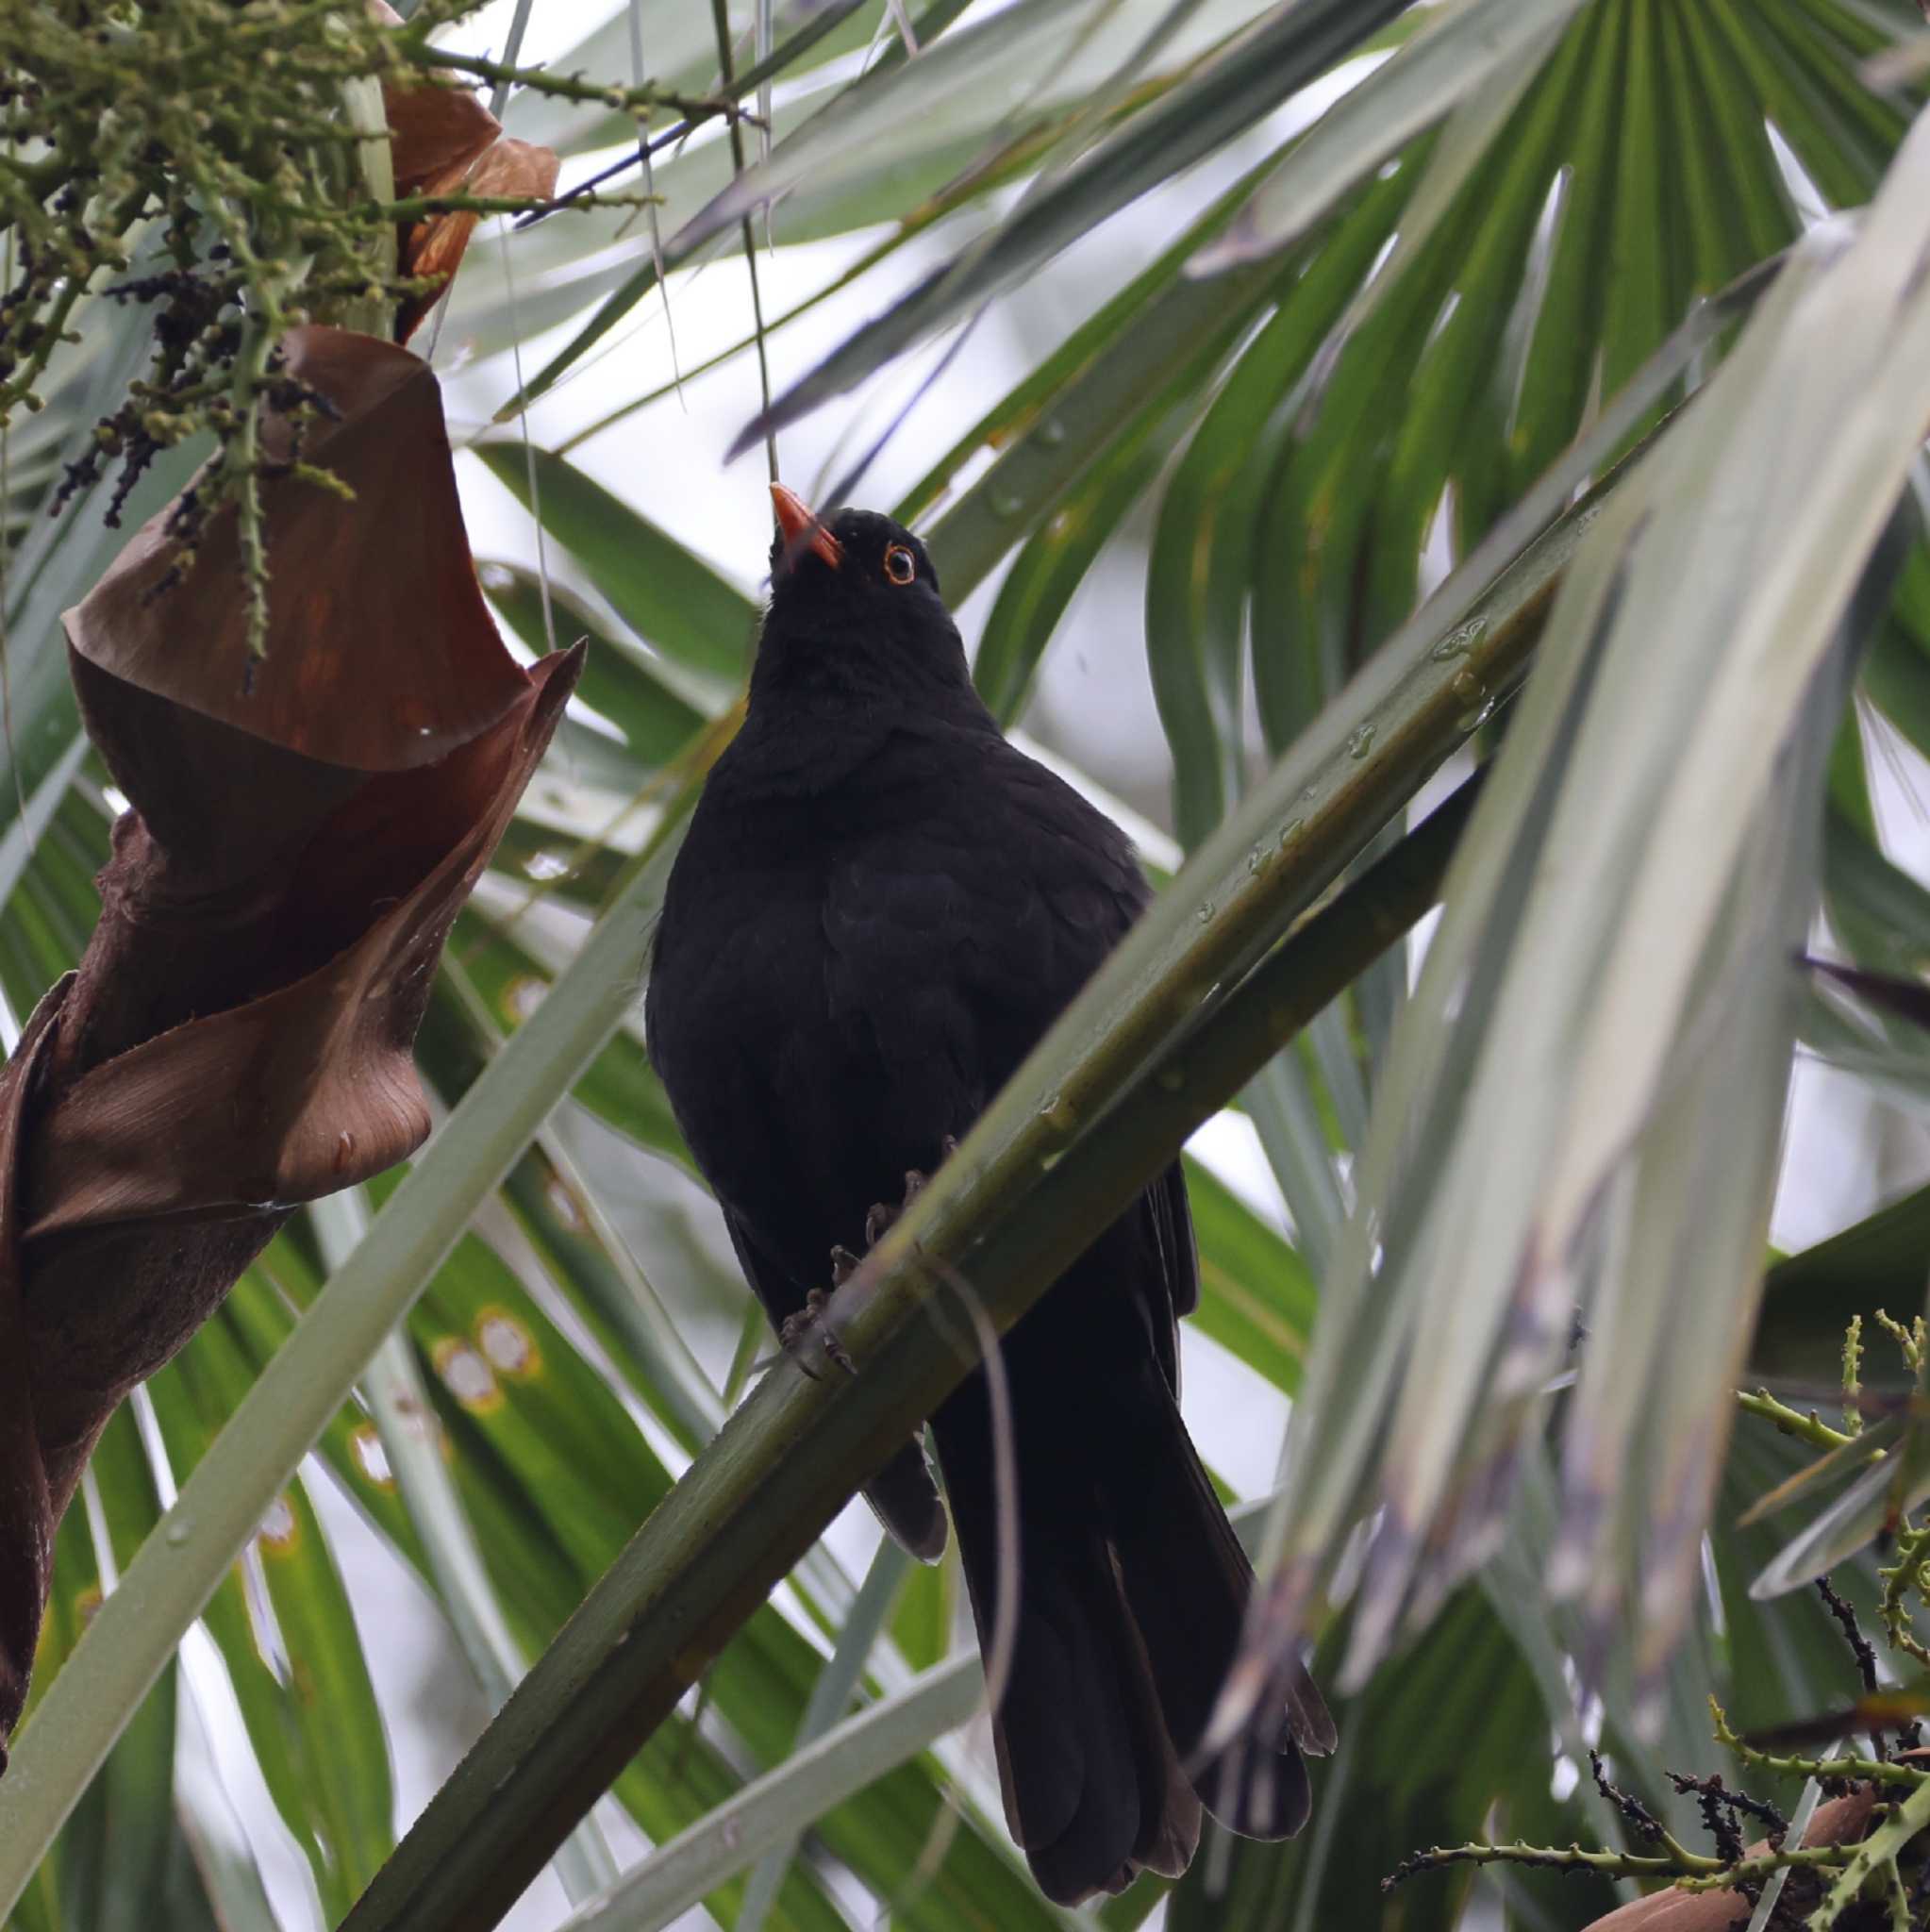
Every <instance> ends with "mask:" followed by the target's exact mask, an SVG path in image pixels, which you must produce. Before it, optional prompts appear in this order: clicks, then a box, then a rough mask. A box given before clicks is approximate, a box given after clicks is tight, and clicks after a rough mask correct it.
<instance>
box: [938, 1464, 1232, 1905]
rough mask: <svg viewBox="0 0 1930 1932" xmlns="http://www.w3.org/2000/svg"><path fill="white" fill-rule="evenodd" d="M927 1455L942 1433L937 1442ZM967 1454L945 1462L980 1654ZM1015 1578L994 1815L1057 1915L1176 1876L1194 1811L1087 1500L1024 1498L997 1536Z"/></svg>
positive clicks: (988, 1561)
mask: <svg viewBox="0 0 1930 1932" xmlns="http://www.w3.org/2000/svg"><path fill="white" fill-rule="evenodd" d="M943 1447H944V1438H943V1434H942V1432H941V1434H940V1457H941V1459H944V1458H943ZM985 1468H986V1463H985V1462H984V1461H982V1460H980V1459H978V1458H976V1457H970V1456H965V1457H960V1456H954V1457H951V1458H949V1459H948V1461H947V1470H946V1474H947V1491H948V1494H949V1496H950V1499H951V1503H952V1513H953V1520H954V1523H955V1524H956V1526H957V1532H958V1551H959V1556H960V1558H961V1559H962V1562H963V1565H964V1571H965V1580H966V1584H967V1587H968V1589H969V1591H970V1593H971V1597H972V1607H973V1617H974V1620H975V1621H976V1623H977V1624H978V1635H979V1644H980V1648H981V1650H982V1651H983V1652H984V1653H985V1655H986V1656H987V1657H992V1656H993V1655H994V1654H995V1652H996V1651H997V1649H998V1638H999V1637H1000V1636H1001V1635H1003V1633H997V1632H994V1630H993V1629H992V1627H991V1624H992V1621H993V1617H994V1614H995V1605H996V1602H997V1596H998V1566H999V1561H1000V1548H1001V1535H1000V1525H999V1524H998V1523H997V1522H996V1520H995V1518H996V1507H995V1503H994V1499H993V1495H992V1490H991V1485H990V1481H989V1480H987V1479H985V1478H984V1477H983V1476H982V1475H981V1474H979V1472H981V1471H983V1470H984V1469H985ZM1006 1541H1007V1543H1009V1544H1011V1545H1012V1546H1014V1547H1016V1550H1017V1554H1018V1558H1019V1574H1020V1577H1021V1583H1020V1589H1019V1594H1018V1603H1019V1611H1018V1618H1017V1627H1016V1628H1015V1629H1014V1630H1013V1631H1012V1633H1011V1636H1010V1641H1009V1645H1008V1647H1007V1668H1006V1681H1005V1683H1004V1685H1003V1686H1002V1687H995V1688H997V1689H998V1690H999V1701H998V1706H997V1708H996V1710H995V1711H994V1713H993V1717H992V1740H993V1745H994V1749H995V1751H996V1753H997V1757H998V1769H999V1785H1000V1790H1001V1792H1002V1795H1003V1796H1004V1799H1005V1807H1006V1819H1007V1824H1009V1825H1010V1827H1011V1832H1012V1836H1013V1838H1014V1839H1015V1840H1017V1842H1018V1843H1019V1845H1020V1846H1021V1847H1022V1849H1023V1851H1024V1853H1025V1855H1026V1859H1027V1862H1028V1863H1029V1864H1030V1865H1031V1867H1032V1872H1033V1875H1034V1877H1036V1878H1037V1880H1038V1881H1039V1885H1040V1890H1042V1891H1044V1893H1045V1894H1046V1896H1047V1897H1048V1898H1051V1899H1053V1900H1055V1901H1056V1902H1057V1903H1058V1904H1061V1905H1076V1904H1078V1903H1079V1902H1080V1901H1081V1900H1083V1899H1087V1898H1090V1897H1091V1896H1092V1895H1093V1894H1094V1893H1095V1892H1099V1891H1113V1892H1116V1891H1120V1890H1123V1889H1124V1888H1125V1887H1126V1886H1127V1885H1128V1884H1130V1883H1131V1882H1132V1880H1133V1878H1134V1877H1135V1876H1137V1875H1138V1874H1139V1873H1140V1872H1141V1871H1153V1872H1159V1873H1163V1874H1167V1875H1168V1876H1172V1877H1177V1876H1178V1875H1179V1874H1181V1873H1183V1872H1184V1871H1185V1870H1186V1868H1187V1866H1188V1865H1189V1864H1190V1862H1191V1860H1192V1855H1193V1851H1194V1849H1195V1847H1196V1846H1197V1845H1198V1843H1199V1836H1200V1804H1199V1799H1198V1798H1197V1796H1196V1795H1195V1794H1194V1790H1193V1788H1192V1785H1191V1783H1190V1781H1189V1779H1188V1777H1187V1775H1186V1774H1185V1773H1184V1771H1183V1770H1182V1769H1181V1767H1180V1764H1179V1761H1178V1758H1177V1757H1176V1756H1175V1754H1174V1752H1173V1745H1172V1742H1171V1740H1170V1739H1169V1738H1168V1735H1167V1730H1166V1725H1165V1722H1164V1720H1163V1718H1162V1716H1161V1713H1160V1708H1159V1699H1158V1694H1157V1692H1156V1691H1155V1689H1154V1681H1153V1676H1152V1673H1151V1667H1150V1665H1149V1664H1148V1661H1147V1657H1146V1653H1145V1648H1144V1646H1143V1645H1142V1644H1141V1643H1140V1639H1139V1634H1138V1632H1137V1631H1136V1630H1135V1628H1134V1626H1133V1620H1132V1617H1131V1615H1130V1613H1129V1612H1128V1610H1127V1608H1126V1604H1125V1599H1124V1597H1123V1594H1122V1590H1121V1584H1120V1578H1119V1573H1118V1570H1117V1568H1116V1566H1115V1564H1114V1561H1113V1558H1112V1555H1111V1553H1110V1552H1109V1551H1108V1550H1107V1548H1106V1543H1105V1541H1104V1538H1103V1535H1102V1533H1101V1530H1100V1527H1099V1525H1098V1524H1097V1522H1096V1520H1095V1516H1094V1512H1093V1510H1092V1509H1091V1507H1090V1498H1087V1497H1081V1498H1078V1499H1076V1502H1075V1501H1074V1499H1073V1498H1070V1497H1066V1496H1061V1495H1058V1494H1057V1493H1055V1492H1054V1489H1053V1487H1052V1484H1051V1479H1050V1477H1047V1478H1045V1479H1044V1480H1043V1481H1041V1482H1038V1483H1034V1484H1032V1485H1030V1486H1027V1487H1023V1488H1022V1492H1021V1500H1020V1507H1019V1522H1018V1524H1016V1525H1007V1534H1006Z"/></svg>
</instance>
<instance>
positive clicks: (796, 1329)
mask: <svg viewBox="0 0 1930 1932" xmlns="http://www.w3.org/2000/svg"><path fill="white" fill-rule="evenodd" d="M836 1252H842V1251H841V1250H840V1251H835V1252H834V1257H833V1259H834V1265H835V1259H836ZM830 1302H831V1297H830V1296H829V1295H827V1294H826V1293H825V1292H824V1290H823V1289H822V1288H814V1289H812V1290H811V1291H810V1292H809V1293H808V1294H807V1295H806V1296H805V1305H804V1307H801V1308H800V1309H799V1310H798V1311H797V1313H796V1314H794V1315H787V1316H786V1317H785V1318H784V1321H783V1324H782V1325H781V1326H780V1327H779V1328H778V1330H777V1339H778V1341H781V1342H782V1343H783V1344H784V1346H785V1347H786V1348H787V1349H788V1350H790V1353H791V1354H792V1355H794V1356H796V1357H797V1365H798V1367H799V1368H801V1369H802V1370H803V1371H804V1372H805V1374H807V1375H808V1376H809V1377H810V1378H811V1380H812V1381H814V1382H816V1381H820V1380H822V1379H823V1378H822V1377H821V1376H820V1375H819V1374H818V1372H817V1370H816V1369H814V1368H812V1367H811V1363H810V1354H809V1347H810V1343H811V1342H812V1341H816V1342H817V1344H818V1346H819V1347H820V1348H822V1349H823V1350H824V1357H825V1359H826V1360H827V1361H833V1362H836V1363H837V1364H838V1366H839V1367H840V1369H842V1370H843V1371H844V1373H845V1374H847V1375H855V1374H857V1363H856V1362H855V1361H853V1360H852V1359H851V1356H850V1354H849V1352H848V1351H847V1350H846V1348H845V1346H844V1344H843V1342H841V1341H840V1340H839V1339H838V1331H837V1330H836V1329H835V1328H833V1327H832V1325H831V1324H830V1323H829V1322H828V1321H826V1320H825V1318H824V1310H825V1309H826V1308H827V1307H829V1306H830Z"/></svg>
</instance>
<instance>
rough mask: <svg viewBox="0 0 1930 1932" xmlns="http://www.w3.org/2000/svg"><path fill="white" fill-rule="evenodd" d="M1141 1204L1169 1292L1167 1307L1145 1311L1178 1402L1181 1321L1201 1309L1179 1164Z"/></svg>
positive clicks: (1189, 1212) (1196, 1252)
mask: <svg viewBox="0 0 1930 1932" xmlns="http://www.w3.org/2000/svg"><path fill="white" fill-rule="evenodd" d="M1140 1203H1141V1211H1142V1212H1143V1213H1144V1214H1145V1215H1146V1216H1147V1218H1148V1219H1149V1220H1150V1221H1151V1223H1152V1236H1153V1244H1154V1248H1155V1250H1156V1253H1157V1255H1158V1257H1159V1264H1158V1274H1159V1279H1160V1281H1161V1282H1162V1283H1163V1284H1164V1285H1165V1289H1166V1306H1165V1307H1163V1308H1160V1307H1153V1308H1149V1309H1148V1311H1147V1312H1148V1317H1149V1319H1150V1321H1151V1324H1152V1328H1153V1353H1154V1355H1155V1356H1156V1357H1157V1359H1158V1362H1159V1367H1160V1369H1161V1371H1162V1372H1163V1373H1164V1374H1165V1376H1166V1386H1167V1387H1168V1388H1169V1389H1171V1390H1172V1391H1173V1395H1174V1397H1175V1398H1177V1396H1178V1394H1179V1318H1180V1317H1181V1316H1182V1315H1190V1314H1191V1313H1192V1311H1193V1310H1194V1309H1195V1308H1197V1307H1199V1305H1200V1253H1199V1247H1198V1244H1197V1243H1196V1242H1195V1241H1194V1239H1193V1217H1192V1209H1191V1208H1190V1206H1189V1205H1188V1202H1187V1197H1186V1170H1185V1168H1184V1167H1182V1166H1181V1165H1180V1163H1179V1162H1178V1161H1176V1160H1175V1161H1174V1162H1173V1164H1172V1166H1170V1167H1169V1168H1168V1169H1167V1170H1166V1172H1165V1173H1164V1174H1161V1175H1160V1176H1159V1178H1158V1179H1157V1180H1156V1181H1155V1182H1154V1183H1153V1185H1152V1186H1151V1187H1149V1188H1148V1189H1147V1190H1146V1191H1145V1192H1144V1193H1143V1194H1142V1195H1141V1196H1140Z"/></svg>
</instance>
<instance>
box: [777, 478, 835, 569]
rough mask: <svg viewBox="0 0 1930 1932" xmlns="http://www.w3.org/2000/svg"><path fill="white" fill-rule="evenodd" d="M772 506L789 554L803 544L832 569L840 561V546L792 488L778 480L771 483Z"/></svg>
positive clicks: (793, 552) (791, 554) (794, 552)
mask: <svg viewBox="0 0 1930 1932" xmlns="http://www.w3.org/2000/svg"><path fill="white" fill-rule="evenodd" d="M771 503H772V507H773V508H774V509H775V510H776V512H777V527H778V528H779V529H780V530H782V531H783V532H784V548H785V551H786V553H787V555H789V556H795V555H796V553H797V552H798V551H799V550H800V549H803V548H805V547H807V546H808V547H809V548H810V549H812V550H815V551H816V552H817V553H818V555H819V556H820V557H822V558H824V561H825V562H826V563H828V564H829V565H830V566H831V568H832V569H833V570H836V569H837V568H838V567H839V566H840V564H841V563H842V562H843V561H844V546H843V544H841V543H840V542H839V541H838V540H837V538H836V537H834V536H832V534H831V533H830V531H829V530H827V529H825V527H824V525H823V524H821V523H820V522H819V521H818V519H817V517H816V515H815V514H814V512H813V511H812V509H811V507H810V505H809V504H807V502H806V501H805V500H804V498H803V497H801V496H800V495H799V494H798V493H797V491H795V490H790V489H787V488H786V487H785V486H784V485H783V484H782V483H774V484H772V486H771Z"/></svg>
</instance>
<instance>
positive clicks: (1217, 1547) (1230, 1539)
mask: <svg viewBox="0 0 1930 1932" xmlns="http://www.w3.org/2000/svg"><path fill="white" fill-rule="evenodd" d="M1125 1399H1126V1400H1127V1401H1128V1402H1129V1404H1130V1406H1131V1408H1132V1416H1131V1419H1130V1422H1129V1424H1126V1425H1124V1426H1123V1427H1122V1429H1121V1430H1120V1432H1119V1435H1118V1438H1117V1440H1119V1441H1123V1442H1129V1443H1130V1444H1131V1445H1132V1453H1131V1454H1129V1455H1127V1456H1125V1457H1118V1458H1115V1459H1114V1460H1113V1461H1112V1462H1111V1463H1110V1464H1108V1466H1107V1468H1106V1470H1104V1471H1102V1472H1101V1474H1102V1478H1103V1488H1102V1497H1103V1504H1104V1514H1105V1519H1106V1530H1107V1533H1108V1535H1109V1537H1110V1540H1111V1541H1112V1545H1113V1547H1114V1549H1115V1550H1116V1552H1117V1553H1118V1561H1119V1571H1120V1576H1121V1579H1122V1582H1123V1588H1124V1592H1125V1599H1126V1602H1127V1604H1128V1605H1129V1606H1130V1607H1131V1612H1132V1617H1133V1621H1134V1623H1135V1624H1136V1625H1137V1627H1138V1632H1139V1636H1140V1640H1141V1641H1142V1642H1143V1644H1144V1646H1145V1652H1146V1655H1147V1657H1148V1658H1149V1659H1150V1662H1151V1668H1152V1674H1153V1680H1154V1682H1155V1683H1156V1684H1157V1685H1158V1687H1159V1696H1160V1701H1161V1704H1162V1707H1163V1708H1164V1712H1165V1718H1166V1724H1167V1726H1168V1729H1169V1731H1170V1732H1171V1735H1172V1738H1173V1744H1174V1748H1175V1749H1176V1751H1177V1753H1178V1756H1179V1758H1180V1761H1181V1762H1182V1763H1183V1764H1184V1765H1185V1766H1186V1769H1187V1772H1188V1774H1189V1775H1190V1778H1191V1780H1192V1783H1193V1787H1194V1789H1195V1790H1197V1792H1198V1793H1199V1796H1200V1799H1201V1801H1202V1802H1203V1803H1204V1804H1205V1806H1206V1809H1207V1810H1208V1811H1210V1812H1211V1813H1212V1814H1213V1816H1214V1817H1216V1818H1217V1819H1219V1820H1220V1822H1221V1823H1222V1824H1224V1825H1226V1826H1227V1827H1228V1828H1229V1829H1231V1830H1233V1831H1236V1832H1239V1833H1240V1835H1241V1836H1242V1837H1245V1838H1261V1839H1276V1838H1290V1837H1291V1836H1292V1835H1293V1834H1294V1833H1295V1832H1297V1831H1298V1830H1299V1829H1300V1828H1301V1826H1302V1825H1304V1824H1306V1818H1307V1813H1308V1811H1309V1809H1310V1807H1311V1800H1312V1794H1311V1791H1310V1789H1309V1786H1308V1781H1307V1775H1306V1765H1305V1763H1304V1762H1303V1761H1302V1755H1301V1754H1302V1752H1307V1753H1311V1754H1313V1755H1316V1756H1322V1755H1324V1754H1325V1753H1327V1752H1329V1751H1331V1750H1332V1749H1333V1748H1334V1743H1335V1733H1334V1724H1333V1719H1332V1718H1331V1717H1330V1716H1329V1715H1328V1713H1327V1707H1326V1705H1325V1703H1324V1701H1323V1699H1322V1697H1321V1694H1320V1691H1319V1690H1318V1688H1317V1687H1316V1686H1315V1684H1314V1682H1313V1679H1312V1678H1311V1677H1310V1676H1309V1675H1307V1674H1306V1671H1305V1670H1304V1669H1303V1670H1301V1671H1300V1672H1299V1674H1298V1676H1297V1679H1296V1681H1295V1683H1294V1684H1293V1686H1292V1687H1291V1688H1290V1690H1289V1696H1288V1702H1287V1707H1286V1708H1285V1709H1284V1710H1282V1711H1279V1712H1278V1713H1276V1714H1274V1715H1273V1716H1271V1717H1267V1718H1263V1719H1261V1720H1260V1721H1259V1722H1258V1723H1257V1724H1256V1725H1255V1726H1254V1727H1252V1728H1251V1729H1250V1730H1249V1731H1248V1732H1247V1733H1245V1734H1243V1735H1242V1736H1240V1737H1237V1738H1235V1739H1234V1740H1232V1741H1231V1742H1230V1743H1228V1744H1226V1745H1225V1746H1223V1748H1221V1749H1220V1750H1218V1751H1216V1752H1214V1753H1213V1754H1211V1755H1210V1756H1207V1755H1203V1754H1202V1752H1201V1749H1200V1745H1201V1740H1203V1739H1204V1738H1205V1737H1206V1732H1207V1728H1208V1725H1209V1724H1210V1723H1211V1720H1212V1717H1213V1713H1214V1709H1215V1707H1216V1706H1217V1704H1218V1702H1219V1698H1220V1692H1221V1691H1222V1689H1223V1687H1224V1685H1225V1682H1226V1678H1227V1674H1228V1673H1229V1672H1230V1671H1231V1669H1232V1667H1233V1663H1234V1659H1235V1657H1237V1656H1238V1654H1239V1650H1240V1639H1241V1636H1242V1634H1243V1632H1244V1629H1245V1624H1246V1616H1247V1607H1248V1604H1249V1601H1250V1599H1251V1597H1252V1595H1253V1589H1254V1574H1253V1566H1252V1564H1251V1563H1250V1562H1249V1561H1248V1559H1247V1556H1246V1552H1245V1550H1244V1549H1243V1548H1242V1547H1241V1546H1240V1539H1239V1537H1238V1536H1237V1535H1236V1534H1235V1532H1234V1528H1233V1525H1232V1524H1231V1523H1230V1522H1228V1520H1227V1517H1226V1511H1225V1509H1224V1508H1223V1507H1222V1505H1221V1502H1220V1498H1219V1496H1218V1495H1217V1494H1216V1493H1215V1491H1214V1489H1213V1485H1212V1482H1211V1480H1210V1478H1209V1477H1208V1476H1207V1474H1206V1467H1205V1465H1204V1464H1203V1463H1202V1462H1201V1461H1200V1457H1199V1452H1198V1451H1197V1450H1196V1449H1194V1447H1193V1444H1192V1440H1191V1438H1190V1436H1189V1435H1188V1434H1187V1430H1186V1424H1185V1423H1184V1422H1183V1421H1182V1420H1181V1418H1180V1413H1179V1406H1178V1404H1177V1403H1176V1402H1175V1400H1174V1399H1173V1393H1172V1391H1170V1390H1169V1389H1168V1387H1167V1386H1166V1382H1165V1379H1164V1377H1163V1376H1161V1375H1159V1374H1158V1373H1157V1371H1156V1369H1155V1368H1153V1366H1152V1365H1151V1364H1148V1367H1147V1372H1146V1374H1144V1375H1143V1376H1142V1377H1140V1378H1139V1379H1138V1381H1137V1383H1136V1385H1135V1386H1134V1387H1133V1388H1132V1389H1131V1390H1130V1391H1126V1392H1125Z"/></svg>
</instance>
